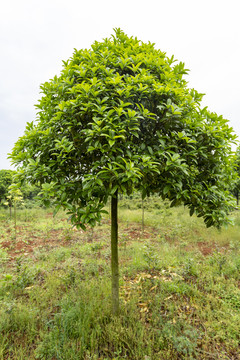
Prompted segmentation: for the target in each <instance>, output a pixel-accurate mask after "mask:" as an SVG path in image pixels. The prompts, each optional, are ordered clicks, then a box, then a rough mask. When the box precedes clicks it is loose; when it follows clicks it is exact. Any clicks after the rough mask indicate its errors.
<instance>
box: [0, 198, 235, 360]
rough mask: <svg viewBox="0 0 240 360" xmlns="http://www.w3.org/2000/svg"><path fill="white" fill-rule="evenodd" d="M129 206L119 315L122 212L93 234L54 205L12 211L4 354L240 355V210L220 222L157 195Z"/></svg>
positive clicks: (4, 267)
mask: <svg viewBox="0 0 240 360" xmlns="http://www.w3.org/2000/svg"><path fill="white" fill-rule="evenodd" d="M144 208H145V211H144V228H142V209H141V201H140V200H139V199H137V198H133V199H123V200H121V201H120V209H119V217H120V220H119V262H120V296H121V307H120V308H121V309H120V315H119V317H112V315H111V301H110V297H111V274H110V219H109V217H108V216H107V215H106V217H105V218H104V219H103V220H102V223H101V224H100V225H99V226H97V227H96V228H94V229H88V230H87V231H86V232H84V231H82V230H76V229H75V228H72V227H71V225H70V224H69V223H68V221H67V216H66V215H65V214H64V213H63V212H60V213H58V214H57V215H56V216H55V217H53V216H52V211H51V210H45V209H41V208H36V209H34V208H33V209H22V210H18V212H17V228H16V234H15V226H14V221H13V220H11V219H10V218H9V214H8V211H7V210H6V209H5V210H4V209H2V210H0V268H1V272H0V359H3V360H6V359H16V360H23V359H24V360H26V359H29V360H31V359H52V360H65V359H67V360H76V359H83V360H87V359H93V360H107V359H115V360H120V359H130V360H161V359H162V360H179V359H197V360H198V359H206V360H210V359H224V360H227V359H240V350H239V349H240V315H239V310H240V214H239V213H238V211H234V212H233V214H232V217H233V219H234V223H235V224H234V226H232V227H229V228H228V229H222V230H221V231H218V230H216V229H212V228H210V229H206V228H205V226H204V224H203V221H202V220H201V219H199V218H197V217H195V216H192V217H190V216H189V213H188V211H187V209H184V207H177V208H169V204H168V203H167V202H162V201H160V200H159V199H157V198H152V199H149V200H147V201H145V203H144Z"/></svg>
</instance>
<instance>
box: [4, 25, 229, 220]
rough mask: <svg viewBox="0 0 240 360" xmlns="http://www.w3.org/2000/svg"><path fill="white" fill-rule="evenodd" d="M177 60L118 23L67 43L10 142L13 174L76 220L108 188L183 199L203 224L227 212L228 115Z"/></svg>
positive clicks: (94, 213)
mask: <svg viewBox="0 0 240 360" xmlns="http://www.w3.org/2000/svg"><path fill="white" fill-rule="evenodd" d="M187 72H188V71H187V70H186V69H185V67H184V64H183V63H182V62H179V63H177V62H176V61H175V60H174V57H171V58H168V57H167V56H166V54H165V53H164V52H162V51H160V50H157V49H155V47H154V44H151V43H147V44H146V43H143V42H141V41H139V40H138V39H137V38H133V37H128V36H127V35H126V34H125V33H124V32H123V31H121V30H120V29H115V34H114V35H112V37H111V38H109V39H104V40H103V41H102V42H97V41H96V42H95V43H94V44H93V45H92V47H91V49H89V50H86V49H85V50H75V52H74V54H73V56H72V58H71V59H69V60H68V61H65V62H64V65H63V70H62V72H61V74H60V76H55V77H54V78H53V79H52V80H50V81H49V82H46V83H44V84H43V85H42V86H41V90H42V93H43V97H42V99H41V100H40V101H39V104H38V105H37V108H38V111H39V112H38V118H37V121H36V122H35V123H33V122H32V123H28V125H27V127H26V131H25V134H24V135H23V136H22V137H21V138H19V140H18V141H17V143H16V144H15V147H14V149H13V151H12V154H11V158H12V160H13V162H14V163H15V164H17V165H19V166H20V168H19V177H20V178H22V179H27V181H29V182H31V183H33V184H37V183H38V182H40V183H41V184H42V195H43V196H45V197H46V202H47V201H48V199H49V198H51V197H53V198H54V200H53V202H54V205H55V206H56V210H58V209H59V208H60V207H64V208H65V209H67V210H68V212H69V213H70V215H71V219H72V222H74V223H76V224H77V225H78V226H81V227H85V224H86V223H88V224H90V225H91V226H94V225H95V224H96V222H97V221H99V220H100V217H101V214H102V211H103V207H104V206H105V204H106V201H107V199H108V197H109V196H110V197H111V196H113V195H114V194H116V192H117V191H118V193H123V194H128V195H129V194H131V193H132V192H133V191H134V189H138V190H140V191H141V192H142V195H143V197H145V196H146V195H150V194H153V193H157V194H158V195H159V196H161V197H162V198H168V199H169V200H170V201H171V203H172V205H177V204H179V203H181V202H182V203H184V204H185V205H187V206H188V207H189V208H190V213H191V214H193V213H194V212H196V213H197V215H198V216H202V217H204V221H205V222H206V224H207V226H211V225H217V226H220V225H221V224H223V223H225V222H227V221H228V219H227V214H228V210H229V205H230V204H229V200H230V197H229V193H228V191H227V190H226V189H227V186H228V184H229V183H230V182H231V180H232V162H231V161H232V156H231V142H232V141H233V140H234V139H235V135H233V133H232V129H231V128H230V127H229V125H228V122H227V120H225V119H223V117H222V116H218V115H217V114H215V113H212V112H210V111H208V110H207V108H204V109H202V108H201V107H200V102H201V99H202V94H199V93H198V92H197V91H196V90H193V89H188V88H187V82H186V80H185V79H184V75H185V74H187Z"/></svg>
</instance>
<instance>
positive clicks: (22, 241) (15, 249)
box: [0, 213, 226, 263]
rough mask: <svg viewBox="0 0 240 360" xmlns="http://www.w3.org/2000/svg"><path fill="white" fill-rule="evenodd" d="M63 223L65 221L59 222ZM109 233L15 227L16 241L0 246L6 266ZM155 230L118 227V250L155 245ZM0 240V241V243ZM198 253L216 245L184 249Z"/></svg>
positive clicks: (101, 230) (137, 225)
mask: <svg viewBox="0 0 240 360" xmlns="http://www.w3.org/2000/svg"><path fill="white" fill-rule="evenodd" d="M49 217H52V213H48V214H46V218H49ZM62 221H65V220H62ZM102 224H108V225H109V226H110V220H103V222H102ZM6 231H7V233H8V234H9V237H10V236H11V238H13V235H12V232H11V229H10V228H8V229H6ZM108 232H109V235H110V229H109V230H108V229H106V227H104V228H103V229H101V227H100V228H98V230H97V231H95V230H92V229H87V230H86V231H83V230H77V229H71V230H70V232H69V233H68V232H67V231H66V228H65V229H61V230H56V229H52V230H48V231H46V230H45V231H34V230H33V229H32V228H31V226H30V225H28V224H26V225H21V226H18V227H17V239H16V241H14V240H12V239H11V240H4V241H2V242H1V241H0V245H1V247H2V248H3V249H5V250H7V252H8V255H9V261H10V263H11V262H12V261H13V260H14V259H15V258H17V257H19V256H21V255H24V256H34V251H35V250H36V249H52V248H54V247H58V246H69V245H70V244H72V243H74V242H78V241H80V242H93V241H94V242H95V241H97V240H101V239H102V238H103V237H104V238H106V236H108V235H107V233H108ZM160 235H161V234H160V233H159V230H158V229H156V228H154V227H150V226H145V227H144V231H142V227H141V224H130V225H128V226H127V227H125V226H124V224H122V223H120V224H119V246H126V242H128V243H129V242H131V241H134V240H138V241H144V240H146V239H151V241H153V242H154V241H158V240H159V237H160ZM163 235H164V237H165V240H166V241H169V242H172V240H173V239H172V238H170V237H169V238H168V235H166V234H163ZM0 240H1V239H0ZM196 248H197V249H198V250H199V251H200V252H201V253H202V254H203V255H204V256H208V255H211V254H212V253H213V252H214V251H215V250H216V245H215V244H214V243H213V244H209V243H205V242H198V243H197V244H189V245H187V246H186V247H185V250H186V251H193V250H194V249H196ZM222 250H223V251H225V250H226V247H223V248H222Z"/></svg>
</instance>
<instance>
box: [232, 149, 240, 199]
mask: <svg viewBox="0 0 240 360" xmlns="http://www.w3.org/2000/svg"><path fill="white" fill-rule="evenodd" d="M234 165H235V170H236V172H237V175H238V177H237V178H236V180H235V181H234V183H233V186H232V193H233V195H234V196H235V197H236V200H237V205H239V192H240V146H239V147H238V148H237V150H236V154H235V163H234Z"/></svg>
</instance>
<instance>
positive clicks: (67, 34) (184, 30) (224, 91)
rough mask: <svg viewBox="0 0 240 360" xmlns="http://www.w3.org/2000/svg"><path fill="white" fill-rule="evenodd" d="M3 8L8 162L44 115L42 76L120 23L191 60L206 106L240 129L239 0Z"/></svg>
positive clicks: (3, 133) (0, 65) (90, 0)
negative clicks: (30, 125)
mask: <svg viewBox="0 0 240 360" xmlns="http://www.w3.org/2000/svg"><path fill="white" fill-rule="evenodd" d="M0 11H1V12H0V169H9V168H10V161H9V160H7V153H9V152H10V151H11V149H12V147H13V146H14V143H15V142H16V140H17V139H18V137H19V136H21V135H23V132H24V129H25V126H26V122H29V121H32V120H34V119H35V118H36V110H35V107H34V104H36V103H37V101H38V99H40V97H41V95H40V93H39V86H40V84H41V83H43V82H45V81H47V80H49V79H51V78H53V77H54V75H57V74H59V73H60V71H61V67H62V60H67V59H68V58H69V57H71V56H72V54H73V51H74V48H77V49H81V48H89V47H90V46H91V44H92V43H93V42H94V41H95V40H98V41H101V40H102V39H103V38H106V37H110V35H111V34H112V33H113V28H115V27H120V28H121V29H122V30H123V31H124V32H125V33H127V35H129V36H132V35H133V36H137V37H138V39H139V40H142V41H144V42H148V41H150V42H154V43H155V44H156V48H159V49H161V51H165V52H166V53H167V56H171V55H174V57H175V58H176V59H178V60H179V61H182V62H184V63H185V65H186V68H188V69H190V73H189V75H188V76H187V80H188V82H189V87H193V88H195V89H196V90H198V91H199V92H202V93H205V94H206V95H205V97H204V101H203V106H206V105H207V106H208V107H209V110H211V111H214V112H216V113H217V114H218V115H223V116H224V118H226V119H228V120H229V121H230V125H231V126H232V127H233V129H234V131H235V132H236V133H237V135H238V136H240V121H239V111H238V108H239V107H240V21H239V13H240V3H239V0H228V1H226V0H224V1H222V0H201V1H200V0H199V1H197V0H195V1H194V0H168V1H166V0H164V1H162V0H148V1H146V0H144V1H142V0H118V1H115V0H101V1H100V0H85V1H82V0H64V1H63V0H21V1H19V0H8V1H2V2H1V10H0Z"/></svg>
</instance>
